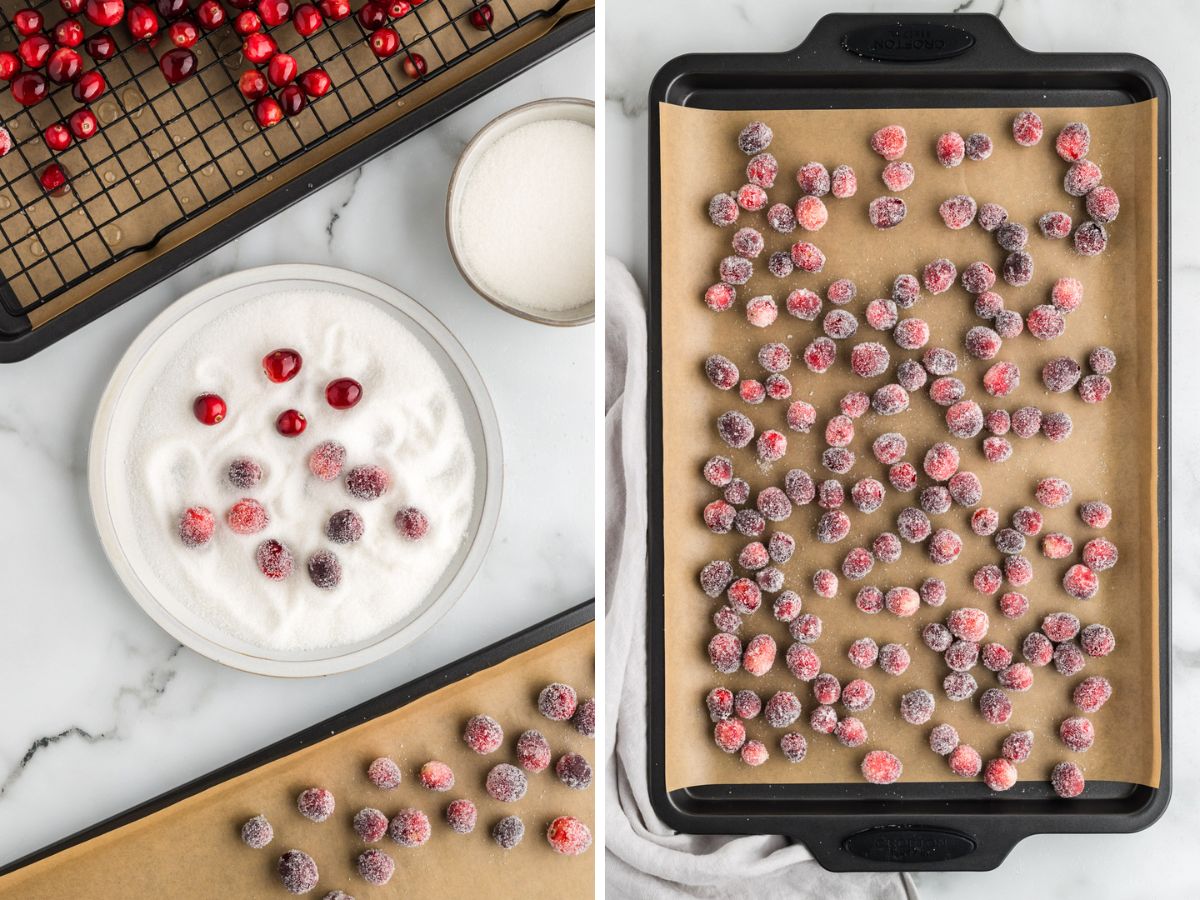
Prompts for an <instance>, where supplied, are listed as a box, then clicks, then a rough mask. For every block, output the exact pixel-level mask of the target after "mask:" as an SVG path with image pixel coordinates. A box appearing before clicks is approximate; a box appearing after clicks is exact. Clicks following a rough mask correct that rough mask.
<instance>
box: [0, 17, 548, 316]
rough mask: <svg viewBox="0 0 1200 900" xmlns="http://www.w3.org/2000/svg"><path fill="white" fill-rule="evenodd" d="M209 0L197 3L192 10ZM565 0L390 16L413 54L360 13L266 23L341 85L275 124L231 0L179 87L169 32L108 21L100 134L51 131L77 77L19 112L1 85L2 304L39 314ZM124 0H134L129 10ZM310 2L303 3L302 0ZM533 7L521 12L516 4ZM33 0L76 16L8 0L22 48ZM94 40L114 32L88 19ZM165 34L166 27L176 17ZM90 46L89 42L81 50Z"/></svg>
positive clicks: (8, 46)
mask: <svg viewBox="0 0 1200 900" xmlns="http://www.w3.org/2000/svg"><path fill="white" fill-rule="evenodd" d="M198 2H199V0H191V3H190V4H189V5H190V6H192V7H195V6H197V5H198ZM566 3H567V0H558V2H550V0H546V3H545V5H544V7H538V8H529V6H528V4H521V3H520V2H519V0H490V2H489V3H488V6H490V8H491V10H492V13H493V15H492V17H491V21H490V22H488V23H487V25H486V28H485V29H483V30H481V29H479V28H477V27H476V25H475V24H473V22H472V21H471V13H472V12H473V11H474V10H475V9H476V8H477V7H479V6H480V5H482V4H481V3H479V2H476V0H424V2H420V3H419V4H416V5H414V7H413V9H412V11H411V12H409V13H408V14H407V15H405V16H403V17H402V18H399V19H395V20H392V21H391V22H390V23H389V24H390V25H391V26H392V27H393V28H395V29H396V31H397V32H398V33H399V35H400V48H399V50H398V51H397V53H395V54H394V55H393V56H391V57H388V58H385V59H380V58H377V57H376V56H375V54H374V53H372V52H371V49H370V47H369V46H368V44H367V40H366V39H367V35H368V33H369V31H368V29H365V28H364V27H363V26H362V25H361V24H360V23H359V21H358V16H357V12H358V9H359V7H360V6H362V5H363V3H362V2H361V0H356V2H355V3H354V4H353V6H354V12H355V14H354V15H351V16H350V17H348V18H346V19H343V20H341V21H338V22H331V21H329V20H328V19H327V20H326V23H325V25H324V26H323V27H322V28H320V29H319V30H318V31H317V32H315V33H314V34H312V35H311V36H309V37H301V36H300V34H299V33H298V32H297V31H296V29H295V28H294V27H293V26H292V24H291V23H290V22H285V23H283V24H282V25H279V26H276V27H275V28H272V29H269V30H268V33H269V34H270V35H271V36H272V37H273V38H274V39H275V41H276V42H277V43H278V45H279V50H280V51H281V52H284V53H290V54H291V55H292V56H294V57H295V58H296V61H297V63H298V66H299V71H301V72H304V71H306V70H308V69H310V68H314V67H320V68H322V69H324V70H325V71H326V73H327V74H328V75H329V77H330V79H331V81H332V84H333V87H332V90H330V92H329V93H328V94H326V95H324V96H322V97H319V98H316V99H312V98H310V99H309V102H308V106H307V107H306V108H305V109H304V110H302V111H301V112H300V113H299V114H298V115H295V116H291V117H285V118H284V119H283V121H282V122H280V123H279V124H277V125H275V126H274V127H272V128H269V129H263V128H261V127H260V126H259V125H258V123H257V122H256V121H255V119H254V115H253V109H252V103H251V102H250V101H248V100H246V99H245V98H244V97H243V96H242V94H241V92H240V91H239V89H238V85H237V82H238V78H239V76H240V75H241V73H242V72H243V71H245V70H246V69H248V68H252V65H251V64H250V63H249V62H247V61H246V60H245V59H244V58H243V57H242V52H241V50H242V38H241V37H240V36H239V35H238V34H237V33H236V32H235V31H234V29H233V28H232V26H231V24H229V22H232V19H233V17H234V16H235V15H236V14H237V12H238V10H236V9H234V8H232V7H231V6H230V5H229V4H228V3H226V4H225V8H226V11H227V13H228V14H229V15H228V19H229V22H227V23H226V24H224V25H222V26H221V27H220V28H217V29H215V30H213V31H211V32H205V31H203V30H201V32H200V39H199V41H198V42H197V43H196V44H195V46H193V47H192V50H193V52H194V53H195V54H196V57H197V69H196V73H195V74H194V75H193V76H192V77H190V78H188V79H187V80H186V81H184V82H181V83H179V84H176V85H169V84H168V83H167V81H166V80H165V79H164V78H163V76H162V74H161V72H160V71H159V68H158V58H159V56H161V54H162V53H164V52H165V51H166V50H168V49H170V48H171V46H172V45H171V44H170V43H169V42H168V41H167V39H166V35H165V30H164V32H160V35H159V40H158V41H157V42H156V43H153V44H151V43H150V42H146V41H142V42H136V43H135V42H133V41H131V39H130V36H129V34H128V32H127V30H126V28H125V26H124V25H123V24H121V25H117V26H115V27H113V28H112V29H109V33H110V34H111V36H112V37H113V38H114V39H115V40H116V42H117V45H118V52H117V53H116V55H114V56H113V57H112V58H111V59H109V60H107V61H104V62H100V63H93V62H92V60H91V59H90V58H89V57H88V56H87V55H86V54H83V55H84V60H85V69H88V68H92V67H93V66H95V67H96V68H98V69H99V71H100V73H101V74H102V75H103V76H104V78H105V80H106V81H107V83H108V89H107V91H106V92H105V94H104V95H103V96H102V97H101V98H100V99H99V100H97V101H96V102H95V103H93V104H92V106H91V108H92V111H93V112H94V113H95V114H96V116H97V118H98V120H99V123H100V128H99V131H98V132H97V133H96V134H95V135H94V136H93V137H91V138H90V139H88V140H86V141H83V142H75V143H73V144H72V145H71V147H69V148H68V149H67V150H65V151H63V152H59V153H54V152H52V151H51V150H50V149H49V148H48V147H47V146H46V144H45V142H44V140H43V138H42V132H43V130H44V129H45V128H46V127H47V126H48V125H50V124H52V123H54V122H57V121H60V120H65V119H66V118H67V117H68V116H69V115H70V114H71V113H72V112H74V111H75V110H76V109H79V108H80V106H81V104H79V103H77V102H76V101H75V100H74V98H73V97H72V94H71V89H70V85H61V86H60V85H54V84H53V83H52V82H48V84H49V86H50V87H51V91H50V93H49V95H48V97H47V99H45V100H43V101H42V102H41V103H39V104H37V105H35V106H32V107H22V106H21V105H20V104H18V103H17V102H16V100H15V99H14V98H13V97H12V95H11V93H10V92H9V91H8V90H5V91H3V93H2V94H0V122H2V123H3V124H4V126H5V127H7V129H8V130H9V133H10V135H11V137H12V144H13V146H12V149H11V151H10V152H9V153H8V154H7V155H6V156H5V157H3V158H0V278H2V279H3V283H2V284H0V308H2V309H3V311H4V312H6V313H8V314H9V315H11V316H18V317H20V316H27V315H29V314H30V313H31V312H33V311H35V310H37V309H39V308H40V307H42V306H45V305H46V304H48V303H50V302H51V301H53V300H55V299H56V298H58V297H60V296H61V295H62V294H64V293H65V292H67V291H70V290H72V289H73V288H75V287H77V286H79V285H80V284H82V283H83V282H84V281H85V280H86V279H88V278H90V277H93V276H95V275H96V274H97V273H100V272H103V271H104V270H105V269H107V268H109V267H111V266H113V265H114V264H116V263H118V262H120V261H121V260H123V259H125V258H126V257H129V256H131V255H133V254H136V253H139V252H143V251H146V250H149V249H151V248H153V247H154V246H155V245H156V244H158V243H159V241H161V240H162V239H163V238H164V237H165V236H166V235H168V234H169V233H171V232H172V231H174V230H176V229H178V228H179V227H180V226H182V225H183V224H185V223H187V222H189V221H190V220H193V219H195V218H197V217H199V216H201V215H203V214H205V213H207V212H209V211H211V210H212V209H213V208H214V207H215V206H217V205H218V204H220V203H222V202H223V201H226V200H228V199H229V198H231V197H232V196H234V195H235V194H236V193H238V192H239V191H241V190H243V189H244V188H246V187H248V186H249V185H252V184H257V183H259V182H261V181H262V180H263V179H265V180H266V181H267V182H270V181H272V180H274V179H275V177H276V175H277V173H278V170H280V169H281V168H282V167H283V166H285V165H287V164H288V163H291V162H294V161H295V160H296V159H297V158H298V157H299V156H300V155H301V154H303V153H305V152H307V151H311V150H312V149H314V148H315V147H318V146H320V145H321V144H323V143H325V142H327V141H330V140H331V139H333V138H335V137H336V136H338V135H339V134H341V133H343V132H345V131H346V130H347V129H349V128H350V127H352V126H354V125H356V124H358V123H360V122H362V121H363V120H364V119H366V118H368V117H370V116H371V115H373V114H375V113H377V112H380V111H381V110H383V109H385V108H386V107H388V106H389V105H393V104H395V105H399V106H403V105H404V104H405V95H407V94H408V93H409V92H411V91H414V90H416V89H418V88H419V87H420V86H421V85H423V84H425V83H426V82H429V81H433V80H436V79H440V78H449V77H451V76H450V73H452V72H453V71H454V70H455V68H456V67H459V66H461V65H463V64H464V63H465V62H467V61H468V60H470V59H471V58H472V57H473V56H475V55H476V54H478V53H479V51H480V50H483V49H484V48H487V47H490V46H492V45H494V44H496V43H498V42H502V41H505V40H506V39H508V38H510V37H511V36H512V35H514V34H515V33H516V32H517V31H519V30H520V29H522V28H525V27H527V26H528V25H530V24H531V23H533V22H536V21H538V20H541V19H545V18H547V17H550V16H553V15H555V14H556V13H557V12H558V11H559V10H560V9H561V8H562V7H564V6H565V5H566ZM130 5H131V4H130V3H127V7H128V6H130ZM293 5H298V4H293ZM517 7H520V11H518V8H517ZM21 8H34V9H37V10H39V11H40V12H41V13H42V15H43V16H44V18H45V21H46V27H47V29H48V30H52V29H53V27H54V25H55V24H56V23H57V22H58V21H60V20H61V19H63V18H66V14H65V13H64V12H63V10H62V8H61V6H60V5H59V2H58V0H41V2H32V3H20V2H12V0H3V2H0V50H14V51H15V49H16V46H17V42H18V40H19V36H18V35H17V33H16V30H15V29H14V28H13V25H12V17H13V16H14V15H15V14H16V12H17V10H18V9H21ZM76 18H78V19H79V21H80V22H82V23H83V24H84V27H85V30H86V32H87V35H88V36H89V37H90V36H91V35H92V34H94V33H97V32H99V31H101V30H102V29H99V28H97V27H96V26H94V25H92V24H90V23H88V22H87V20H86V18H85V17H84V16H82V15H80V16H77V17H76ZM164 29H165V23H164ZM79 49H80V51H81V53H82V50H83V48H82V47H81V48H79ZM418 54H419V55H420V56H421V57H422V58H423V59H424V60H425V62H426V65H427V71H426V72H425V73H424V74H422V75H421V76H420V77H419V78H416V79H414V78H410V77H409V76H408V75H406V74H405V72H404V69H403V63H404V60H405V59H406V58H408V57H409V56H410V55H418ZM51 162H58V163H59V164H60V165H61V166H62V167H63V168H64V169H65V170H66V172H67V174H68V178H69V182H68V184H69V191H67V192H66V193H63V194H62V195H61V196H54V195H51V194H47V193H46V191H45V190H44V189H43V188H42V185H41V182H40V181H39V177H38V176H39V173H40V172H41V171H42V170H43V169H44V168H45V167H46V166H47V165H48V164H49V163H51Z"/></svg>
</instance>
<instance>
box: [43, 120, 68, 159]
mask: <svg viewBox="0 0 1200 900" xmlns="http://www.w3.org/2000/svg"><path fill="white" fill-rule="evenodd" d="M42 138H43V139H44V140H45V141H46V146H47V147H49V148H50V149H51V150H54V151H56V152H61V151H63V150H66V149H67V148H68V147H69V146H71V131H70V129H69V128H67V126H66V125H64V124H63V123H62V122H55V123H54V124H53V125H49V126H47V127H46V130H45V131H43V132H42Z"/></svg>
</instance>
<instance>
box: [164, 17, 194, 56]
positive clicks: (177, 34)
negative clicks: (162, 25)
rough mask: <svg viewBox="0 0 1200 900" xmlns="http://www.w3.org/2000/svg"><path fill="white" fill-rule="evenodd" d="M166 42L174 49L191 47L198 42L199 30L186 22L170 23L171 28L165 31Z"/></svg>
mask: <svg viewBox="0 0 1200 900" xmlns="http://www.w3.org/2000/svg"><path fill="white" fill-rule="evenodd" d="M167 40H169V41H170V42H171V43H172V44H174V45H175V46H176V47H183V48H184V49H186V48H188V47H191V46H193V45H194V44H195V43H196V41H198V40H200V30H199V29H198V28H197V27H196V26H195V24H194V23H192V22H188V21H186V20H185V21H181V22H172V23H171V27H170V28H168V29H167Z"/></svg>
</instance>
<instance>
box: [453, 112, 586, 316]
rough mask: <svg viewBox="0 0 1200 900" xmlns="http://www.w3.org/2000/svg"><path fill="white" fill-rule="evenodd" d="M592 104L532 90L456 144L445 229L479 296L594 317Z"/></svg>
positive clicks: (515, 308) (530, 312) (528, 309)
mask: <svg viewBox="0 0 1200 900" xmlns="http://www.w3.org/2000/svg"><path fill="white" fill-rule="evenodd" d="M595 115H596V112H595V105H594V104H593V103H591V102H590V101H588V100H579V99H571V98H565V99H551V100H539V101H537V102H534V103H529V104H526V105H524V106H519V107H517V108H516V109H512V110H509V111H508V112H506V113H504V114H503V115H501V116H500V117H499V118H497V119H494V120H493V121H492V122H490V123H489V124H488V125H486V126H485V127H484V128H483V129H482V130H481V131H480V132H479V133H478V134H477V135H475V137H474V138H473V139H472V140H471V142H470V143H469V144H468V145H467V147H466V149H465V150H464V151H463V154H462V156H461V157H460V158H459V161H458V165H457V167H456V168H455V170H454V175H453V177H452V178H451V179H450V189H449V192H448V195H447V200H446V236H447V240H448V241H449V244H450V251H451V253H452V254H453V256H454V261H455V263H456V264H457V265H458V268H459V271H460V272H461V273H462V275H463V277H464V278H465V279H466V280H467V282H468V283H469V284H470V285H471V287H472V288H473V289H474V290H475V292H476V293H478V294H479V295H480V296H482V297H484V298H485V299H486V300H489V301H490V302H492V303H494V304H495V305H496V306H499V307H500V308H501V309H504V310H507V311H508V312H511V313H514V314H516V315H518V316H521V317H523V318H526V319H530V320H532V321H535V322H541V323H543V324H547V325H582V324H584V323H587V322H591V321H592V320H593V319H594V318H595V293H596V292H595V204H596V201H595V145H596V129H595Z"/></svg>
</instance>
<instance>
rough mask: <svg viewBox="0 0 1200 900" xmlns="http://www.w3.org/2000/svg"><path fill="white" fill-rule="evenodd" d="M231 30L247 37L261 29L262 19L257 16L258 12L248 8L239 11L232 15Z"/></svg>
mask: <svg viewBox="0 0 1200 900" xmlns="http://www.w3.org/2000/svg"><path fill="white" fill-rule="evenodd" d="M233 30H234V31H236V32H237V33H238V34H239V35H241V36H242V37H249V36H250V35H252V34H256V33H258V32H260V31H262V19H260V18H259V17H258V13H256V12H254V11H252V10H249V9H248V10H246V11H245V12H240V13H238V14H237V16H236V17H234V20H233Z"/></svg>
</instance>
